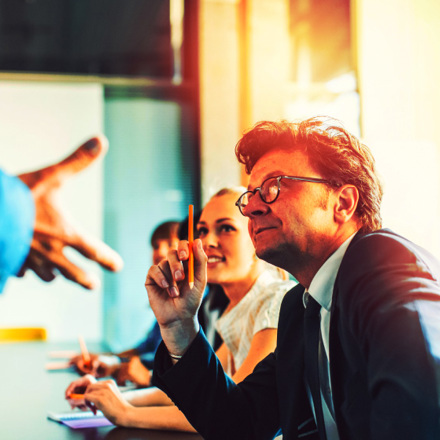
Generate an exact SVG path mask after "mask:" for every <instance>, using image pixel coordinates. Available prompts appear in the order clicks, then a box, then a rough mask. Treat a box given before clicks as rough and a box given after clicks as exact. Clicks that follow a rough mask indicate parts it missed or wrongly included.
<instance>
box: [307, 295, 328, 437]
mask: <svg viewBox="0 0 440 440" xmlns="http://www.w3.org/2000/svg"><path fill="white" fill-rule="evenodd" d="M320 310H321V306H320V305H319V303H317V302H316V301H315V300H314V299H313V297H312V296H311V295H308V296H307V302H306V310H305V312H304V354H305V367H306V378H307V382H308V384H309V388H310V392H311V394H312V399H313V405H314V407H315V415H316V421H317V425H318V431H319V436H320V438H321V439H322V440H326V438H327V436H326V433H325V424H324V416H323V413H322V402H321V391H320V390H321V388H320V384H319V358H318V348H319V338H320V315H319V312H320Z"/></svg>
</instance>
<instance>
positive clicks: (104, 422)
mask: <svg viewBox="0 0 440 440" xmlns="http://www.w3.org/2000/svg"><path fill="white" fill-rule="evenodd" d="M61 422H62V423H64V424H65V425H67V426H68V427H69V428H72V429H80V428H98V427H100V426H112V425H113V423H112V422H110V420H108V419H106V418H105V417H100V416H96V417H93V418H89V419H75V420H62V421H61Z"/></svg>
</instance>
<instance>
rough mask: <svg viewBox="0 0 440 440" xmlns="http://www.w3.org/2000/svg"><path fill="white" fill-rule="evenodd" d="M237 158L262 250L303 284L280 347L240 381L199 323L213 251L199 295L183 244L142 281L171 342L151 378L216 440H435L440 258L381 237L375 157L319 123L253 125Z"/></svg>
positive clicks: (199, 277) (328, 123)
mask: <svg viewBox="0 0 440 440" xmlns="http://www.w3.org/2000/svg"><path fill="white" fill-rule="evenodd" d="M236 154H237V157H238V159H239V161H240V162H241V163H243V164H244V165H245V166H246V170H247V172H248V173H249V174H250V180H249V186H248V191H245V192H244V193H243V194H242V195H241V196H240V197H239V198H238V200H237V202H236V204H237V207H238V209H239V210H240V212H241V213H242V214H243V215H244V216H245V217H247V219H248V221H249V233H250V236H251V238H252V241H253V244H254V246H255V250H256V253H257V255H258V257H260V258H262V259H263V260H266V261H267V262H270V263H272V264H274V265H276V266H278V267H281V268H283V269H285V270H286V271H288V272H289V273H291V274H292V275H293V276H294V277H295V278H296V279H297V280H298V281H299V283H300V284H299V285H298V286H296V287H295V288H294V289H292V290H291V291H290V292H288V293H287V294H286V296H285V298H284V301H283V304H282V306H281V312H280V318H279V325H278V339H277V347H276V350H275V351H274V352H273V353H271V354H269V355H268V356H267V357H266V358H265V359H264V360H263V361H262V362H260V364H259V365H257V367H256V368H255V370H254V372H253V373H252V374H251V375H250V376H248V377H247V378H246V379H245V380H244V381H242V382H241V383H238V384H237V383H234V382H233V381H232V380H231V379H230V378H229V377H228V376H227V375H226V374H225V373H224V371H223V369H222V366H221V364H220V362H219V361H218V359H217V358H216V356H215V355H214V353H213V351H212V349H211V348H210V347H209V344H207V343H206V340H205V337H204V335H203V331H202V330H200V326H199V324H198V322H197V319H196V312H197V308H198V304H199V302H200V299H201V296H202V292H203V290H204V288H205V284H206V261H207V258H208V257H207V256H206V254H205V252H204V250H203V247H202V245H201V242H200V240H195V241H194V244H193V251H194V259H195V263H194V264H195V276H194V278H195V284H194V288H193V289H190V288H189V284H188V281H187V272H186V270H187V259H188V243H187V242H185V241H181V242H180V243H179V246H178V250H177V252H173V253H170V254H169V255H168V258H167V260H166V261H162V262H161V263H160V264H159V265H154V266H152V267H151V268H150V270H149V272H148V275H147V279H146V282H145V285H146V288H147V291H148V296H149V298H150V303H151V305H152V308H153V311H154V313H155V315H156V318H157V320H158V323H159V325H160V330H161V334H162V338H163V342H162V343H161V344H160V346H159V348H158V350H157V353H156V359H155V364H154V368H153V371H154V377H153V383H154V384H155V385H156V386H158V387H160V388H161V389H162V390H164V391H165V392H166V393H167V395H168V396H169V397H170V398H171V399H172V400H173V402H175V403H176V405H178V407H179V408H180V409H181V410H182V412H183V413H184V414H185V415H186V417H187V418H188V420H189V421H190V423H191V424H192V425H193V426H194V427H195V428H196V430H197V431H198V432H199V433H200V434H201V435H202V436H203V438H205V439H208V440H209V439H229V440H233V439H240V440H243V439H252V440H259V439H272V438H273V437H274V436H275V435H276V434H277V433H279V432H281V433H282V435H283V438H284V439H285V440H291V439H304V438H310V439H312V438H313V439H321V440H325V439H326V440H389V439H399V440H410V439H411V440H414V439H417V440H434V439H439V438H440V338H439V335H440V319H439V317H440V282H439V280H440V264H439V262H438V261H437V260H436V259H435V258H434V257H433V256H432V255H431V254H429V253H428V252H427V251H426V250H424V249H422V248H420V247H419V246H417V245H415V244H414V243H412V242H410V241H409V240H407V239H405V238H404V237H402V236H399V235H397V234H396V233H394V232H392V231H390V230H389V229H381V228H382V221H381V215H380V204H381V198H382V186H381V184H380V181H379V179H378V177H377V172H376V167H375V162H374V159H373V156H372V154H371V153H370V151H369V149H368V148H367V147H366V146H365V145H363V144H362V143H361V142H360V141H359V140H358V139H356V138H355V137H354V136H353V135H351V134H350V133H349V132H348V131H347V130H345V129H344V128H342V127H341V126H340V125H339V123H338V122H337V121H335V120H333V119H331V118H327V119H323V118H312V119H308V120H305V121H302V122H298V123H288V122H281V123H277V122H266V121H265V122H261V123H258V124H257V125H256V126H254V127H253V128H252V129H250V130H249V131H248V132H246V133H245V134H244V135H243V137H242V138H241V140H240V141H239V142H238V145H237V147H236ZM182 267H183V268H184V269H185V271H184V272H183V271H182Z"/></svg>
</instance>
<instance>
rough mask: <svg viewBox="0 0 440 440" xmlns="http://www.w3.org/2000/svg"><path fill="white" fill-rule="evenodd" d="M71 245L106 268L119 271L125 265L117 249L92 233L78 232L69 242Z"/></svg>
mask: <svg viewBox="0 0 440 440" xmlns="http://www.w3.org/2000/svg"><path fill="white" fill-rule="evenodd" d="M69 246H71V247H73V248H74V249H76V250H77V251H78V252H79V253H81V254H82V255H84V257H86V258H88V259H89V260H92V261H96V262H97V263H98V264H100V265H101V266H102V267H103V268H104V269H107V270H111V271H113V272H117V271H118V270H121V269H122V266H123V265H124V262H123V261H122V258H121V256H120V255H119V254H118V253H117V252H116V251H114V250H113V249H112V248H111V247H110V246H107V245H106V244H105V243H104V242H102V241H101V240H99V239H97V238H95V237H93V236H91V235H86V234H84V233H78V234H76V235H75V237H74V238H73V239H72V240H71V242H69Z"/></svg>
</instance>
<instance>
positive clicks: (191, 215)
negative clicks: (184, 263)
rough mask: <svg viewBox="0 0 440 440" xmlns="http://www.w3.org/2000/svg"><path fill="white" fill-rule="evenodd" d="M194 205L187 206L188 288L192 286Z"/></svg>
mask: <svg viewBox="0 0 440 440" xmlns="http://www.w3.org/2000/svg"><path fill="white" fill-rule="evenodd" d="M193 241H194V205H189V206H188V242H189V258H188V283H189V288H190V289H192V288H193V287H194V253H193Z"/></svg>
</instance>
